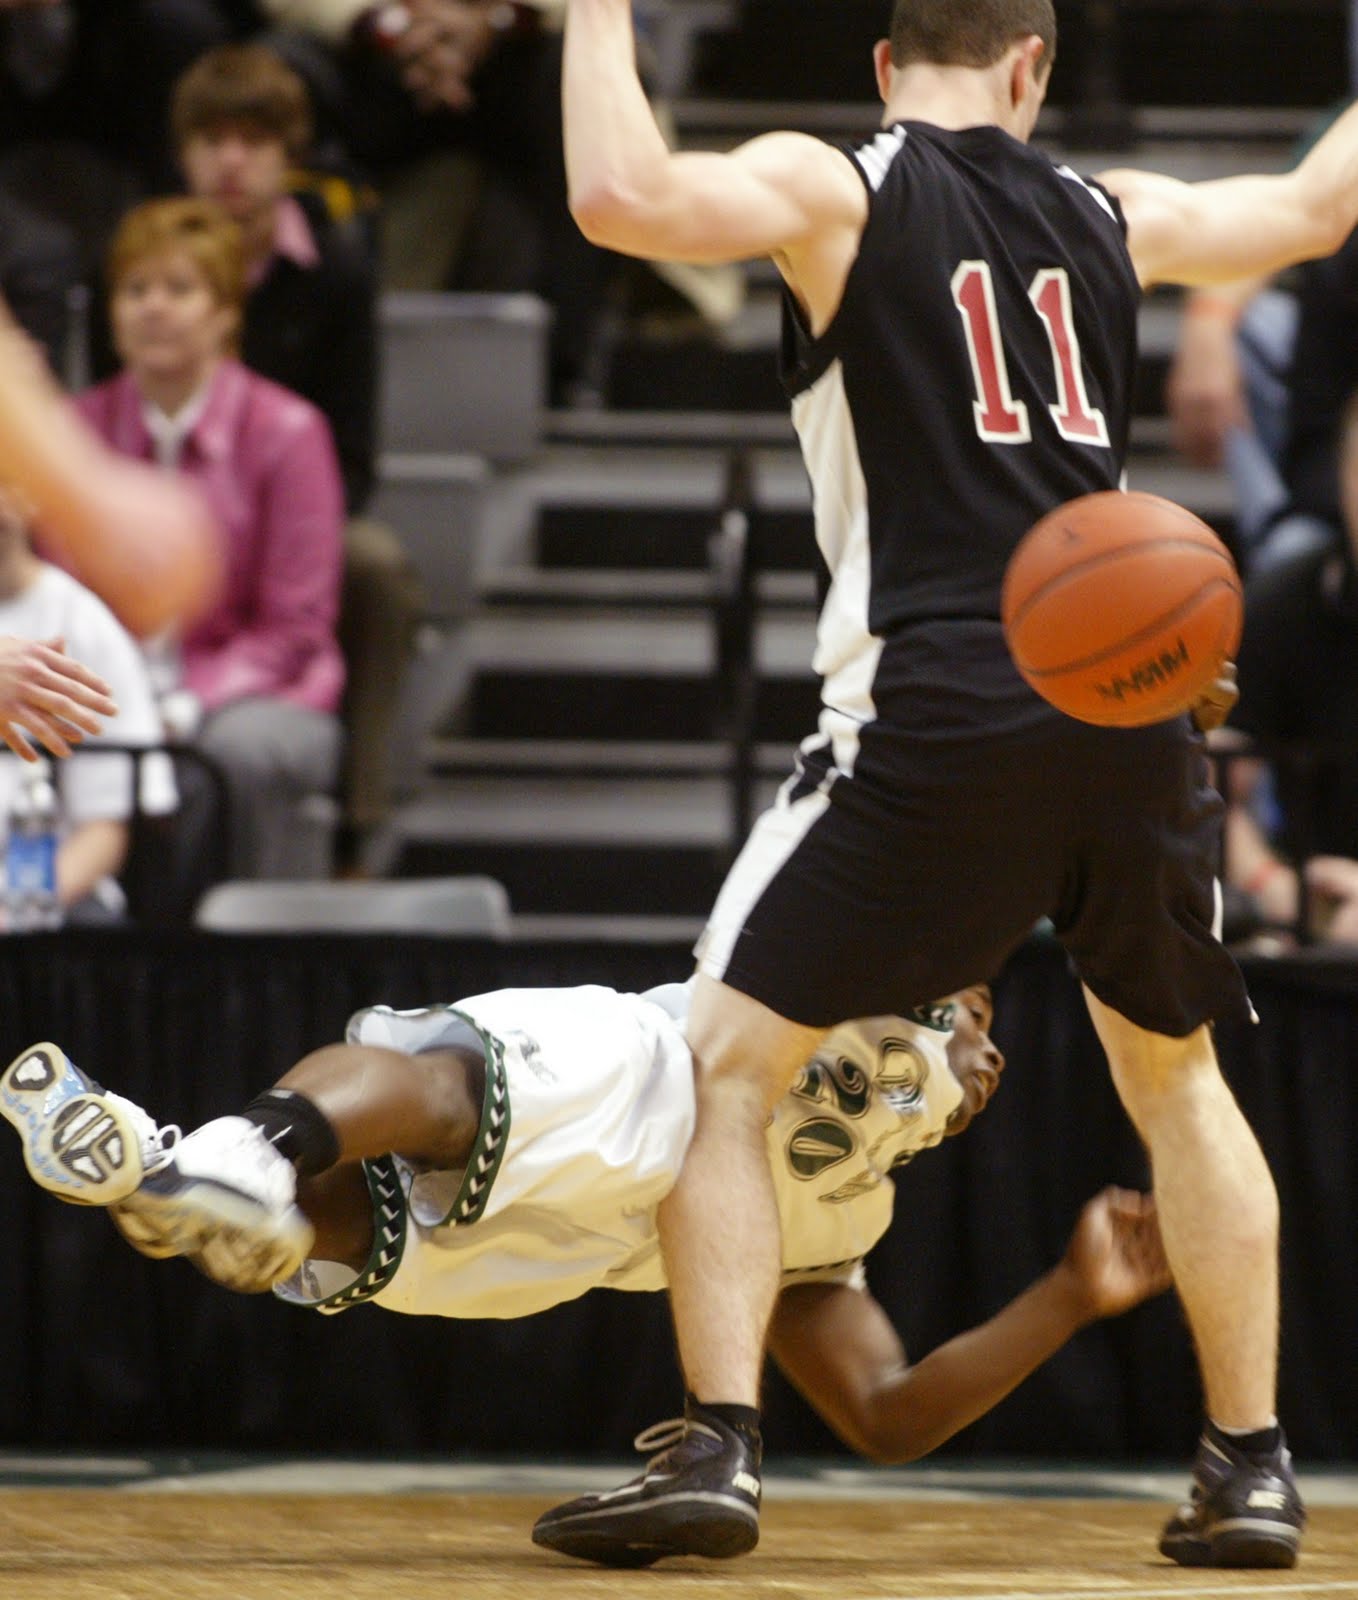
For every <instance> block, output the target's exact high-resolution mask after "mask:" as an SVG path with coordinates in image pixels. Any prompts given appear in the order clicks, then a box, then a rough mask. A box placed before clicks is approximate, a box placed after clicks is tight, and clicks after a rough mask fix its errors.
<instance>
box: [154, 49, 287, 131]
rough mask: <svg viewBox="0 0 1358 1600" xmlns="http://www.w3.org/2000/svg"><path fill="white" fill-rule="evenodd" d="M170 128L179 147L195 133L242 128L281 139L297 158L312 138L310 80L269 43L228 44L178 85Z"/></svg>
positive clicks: (205, 56)
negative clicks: (296, 71) (304, 78)
mask: <svg viewBox="0 0 1358 1600" xmlns="http://www.w3.org/2000/svg"><path fill="white" fill-rule="evenodd" d="M170 127H171V130H172V132H173V135H174V142H175V148H176V149H177V150H182V149H183V148H184V146H185V145H186V144H187V143H188V142H189V140H190V139H191V138H193V136H194V135H195V134H199V133H205V134H211V133H215V132H218V131H219V130H221V129H222V128H230V127H244V128H249V129H251V130H253V131H254V132H256V133H261V134H263V135H264V136H265V137H266V138H271V139H278V140H281V142H282V144H283V148H284V149H285V150H286V151H287V152H288V155H289V156H291V157H292V159H293V160H296V159H297V158H298V157H300V156H301V155H302V154H303V152H304V151H305V150H306V147H307V145H308V144H309V143H310V142H311V101H310V99H309V97H308V95H307V88H306V84H305V83H303V82H302V79H301V78H300V77H299V76H298V75H297V73H295V72H294V71H293V70H292V68H291V67H290V66H289V65H288V64H287V62H286V61H284V60H283V59H282V58H281V57H280V56H278V55H276V54H275V53H274V52H273V51H272V50H270V49H268V48H267V46H265V45H262V44H224V45H219V46H218V47H217V49H215V50H208V51H206V52H205V53H204V54H203V55H201V56H199V57H198V59H197V60H196V61H195V62H194V63H193V65H192V66H191V67H190V68H189V69H188V71H187V72H185V73H184V74H183V75H182V76H181V77H180V79H179V81H178V82H177V83H176V84H175V87H174V95H173V97H172V99H171V101H170Z"/></svg>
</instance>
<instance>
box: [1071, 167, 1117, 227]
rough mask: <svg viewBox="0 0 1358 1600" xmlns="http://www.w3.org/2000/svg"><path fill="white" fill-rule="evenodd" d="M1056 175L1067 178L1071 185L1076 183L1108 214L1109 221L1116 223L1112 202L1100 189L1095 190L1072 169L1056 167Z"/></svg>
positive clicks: (1115, 213)
mask: <svg viewBox="0 0 1358 1600" xmlns="http://www.w3.org/2000/svg"><path fill="white" fill-rule="evenodd" d="M1056 174H1057V176H1058V177H1060V178H1068V179H1069V180H1070V182H1071V183H1078V184H1079V185H1080V187H1081V188H1082V189H1083V190H1084V192H1085V193H1086V194H1087V195H1089V196H1090V197H1091V198H1092V199H1094V200H1096V201H1097V202H1098V204H1099V205H1100V207H1102V209H1103V210H1104V211H1106V212H1107V213H1108V218H1109V221H1110V222H1113V223H1114V224H1116V223H1117V220H1118V214H1117V212H1116V211H1114V210H1113V203H1112V201H1111V200H1109V198H1108V196H1107V195H1106V194H1105V193H1104V192H1103V190H1102V189H1099V188H1096V187H1095V186H1094V185H1093V184H1092V183H1090V182H1088V180H1087V179H1085V178H1082V177H1081V176H1080V174H1079V173H1078V172H1076V171H1075V169H1074V168H1073V167H1067V166H1058V167H1057V169H1056Z"/></svg>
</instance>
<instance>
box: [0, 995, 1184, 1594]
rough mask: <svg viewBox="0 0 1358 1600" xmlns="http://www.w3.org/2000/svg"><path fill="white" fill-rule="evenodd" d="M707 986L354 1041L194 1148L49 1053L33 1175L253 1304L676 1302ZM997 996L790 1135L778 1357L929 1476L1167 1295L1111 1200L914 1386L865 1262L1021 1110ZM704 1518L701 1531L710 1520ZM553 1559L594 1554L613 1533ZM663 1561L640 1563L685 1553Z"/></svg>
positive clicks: (782, 1126) (847, 1036) (911, 1023)
mask: <svg viewBox="0 0 1358 1600" xmlns="http://www.w3.org/2000/svg"><path fill="white" fill-rule="evenodd" d="M688 999H689V994H688V987H687V986H685V985H678V984H676V985H671V986H667V987H666V988H663V989H656V990H651V991H649V992H647V993H646V994H644V995H630V994H619V993H617V992H616V991H614V990H612V989H604V988H598V987H582V988H574V989H508V990H501V991H498V992H496V993H492V994H485V995H478V996H475V997H473V998H471V999H467V1000H461V1001H459V1002H457V1004H456V1005H453V1006H434V1007H431V1008H429V1009H427V1010H420V1011H409V1012H398V1011H392V1010H389V1009H388V1008H386V1007H383V1006H375V1007H372V1008H370V1009H368V1010H365V1011H360V1012H359V1013H358V1014H357V1015H356V1016H354V1017H353V1018H352V1019H351V1021H350V1023H349V1026H348V1029H347V1032H346V1041H345V1043H343V1044H338V1045H331V1046H327V1047H325V1048H323V1049H321V1050H318V1051H315V1052H313V1053H312V1054H311V1055H309V1056H307V1057H306V1058H304V1059H303V1060H302V1061H300V1062H299V1063H298V1064H297V1065H296V1066H295V1067H294V1068H293V1069H292V1070H291V1071H290V1072H288V1073H287V1074H285V1076H284V1077H283V1078H282V1079H281V1080H280V1082H279V1084H278V1085H277V1086H276V1087H275V1088H274V1089H272V1090H269V1091H267V1092H266V1093H264V1094H262V1095H260V1096H259V1097H258V1098H257V1099H256V1100H254V1101H253V1102H252V1103H251V1104H250V1105H249V1106H247V1107H246V1109H245V1111H244V1113H243V1114H242V1115H241V1116H238V1117H224V1118H219V1119H217V1120H215V1121H213V1122H209V1123H206V1124H205V1125H204V1126H203V1127H201V1128H199V1129H198V1130H197V1131H196V1132H194V1133H191V1134H189V1135H188V1136H187V1137H185V1138H182V1139H181V1138H179V1136H178V1130H176V1129H170V1128H158V1127H157V1126H156V1124H155V1123H154V1122H153V1121H152V1119H151V1118H150V1117H149V1116H148V1115H147V1114H146V1113H145V1112H144V1111H142V1110H141V1109H140V1108H139V1107H137V1106H135V1105H133V1104H132V1103H131V1102H129V1101H127V1100H125V1099H123V1098H122V1097H121V1096H118V1095H115V1094H110V1093H106V1092H104V1091H102V1090H101V1089H100V1088H99V1087H98V1086H97V1085H95V1084H93V1083H92V1082H91V1081H90V1079H89V1078H88V1077H87V1076H86V1075H85V1074H84V1073H82V1072H80V1070H79V1069H78V1068H77V1067H75V1066H74V1065H73V1064H72V1063H71V1062H69V1061H68V1060H67V1058H66V1057H65V1055H64V1054H63V1053H62V1052H61V1051H60V1050H59V1049H58V1048H57V1047H56V1046H55V1045H50V1044H44V1045H37V1046H34V1047H33V1048H32V1049H31V1050H28V1051H26V1052H25V1053H24V1054H23V1055H22V1056H20V1057H19V1058H18V1059H17V1060H16V1061H14V1062H13V1063H12V1064H11V1065H10V1067H9V1068H8V1070H7V1071H6V1072H5V1074H4V1075H3V1077H0V1110H2V1111H3V1113H4V1115H5V1116H6V1117H7V1118H8V1119H9V1121H10V1122H11V1123H13V1125H14V1126H15V1128H16V1129H17V1130H18V1132H19V1134H20V1137H21V1138H22V1140H23V1144H24V1152H25V1158H26V1160H27V1163H28V1167H29V1170H30V1172H31V1173H32V1175H33V1177H34V1178H35V1179H36V1180H37V1182H38V1183H40V1184H41V1185H42V1186H43V1187H44V1188H46V1189H48V1190H50V1191H51V1192H52V1193H54V1194H56V1195H58V1196H60V1197H61V1198H63V1199H66V1200H70V1201H75V1202H77V1203H82V1204H87V1205H88V1204H93V1205H101V1204H104V1205H108V1206H109V1209H110V1211H111V1213H112V1216H113V1219H114V1221H115V1222H116V1223H117V1225H118V1227H119V1228H120V1229H121V1231H122V1232H123V1234H124V1235H125V1236H126V1238H127V1239H128V1240H129V1242H130V1243H132V1244H133V1245H134V1246H135V1247H136V1248H137V1249H139V1250H141V1251H142V1252H143V1253H144V1254H146V1255H150V1256H153V1257H166V1256H173V1255H188V1256H189V1257H190V1258H191V1259H192V1260H193V1261H194V1262H195V1263H196V1264H197V1265H198V1266H199V1267H200V1268H201V1269H202V1270H203V1271H204V1272H205V1273H207V1274H208V1276H210V1277H212V1278H214V1279H216V1280H217V1281H218V1282H220V1283H223V1284H225V1285H227V1286H228V1287H231V1288H235V1289H238V1290H242V1291H256V1290H262V1289H266V1288H268V1287H270V1286H272V1287H273V1288H274V1289H275V1292H276V1293H278V1294H279V1295H280V1296H281V1297H282V1298H284V1299H286V1300H289V1301H292V1302H294V1303H296V1304H301V1305H307V1306H314V1307H316V1308H317V1309H319V1310H321V1311H325V1312H338V1311H342V1310H345V1309H347V1308H348V1307H350V1306H354V1305H358V1304H360V1303H362V1302H363V1301H365V1300H372V1301H374V1302H375V1303H376V1304H378V1305H381V1306H385V1307H387V1308H388V1309H389V1310H393V1311H404V1312H411V1313H416V1314H423V1315H433V1316H448V1317H516V1316H524V1315H528V1314H529V1313H531V1312H536V1311H540V1310H543V1309H545V1308H546V1307H548V1306H552V1305H556V1304H558V1303H559V1302H561V1301H564V1300H569V1299H572V1298H574V1297H576V1296H578V1295H581V1294H583V1293H584V1292H585V1291H586V1290H588V1289H592V1288H596V1287H611V1288H615V1289H634V1290H647V1289H660V1288H663V1287H664V1274H663V1268H662V1265H661V1258H660V1250H659V1242H658V1238H657V1234H656V1222H655V1212H656V1207H657V1205H658V1204H659V1202H660V1201H661V1199H663V1197H664V1195H665V1194H666V1193H667V1192H668V1190H669V1188H670V1187H671V1185H672V1184H673V1183H674V1180H675V1175H676V1174H677V1173H678V1171H679V1167H680V1165H681V1163H682V1161H683V1157H684V1153H685V1151H686V1149H687V1147H688V1143H689V1140H690V1138H691V1137H692V1132H693V1119H694V1085H693V1070H692V1057H691V1055H690V1052H689V1049H688V1046H687V1045H686V1044H685V1042H684V1036H683V1018H684V1016H685V1014H686V1011H687V1006H688ZM990 1020H991V1000H990V994H989V991H988V989H986V988H984V987H980V986H978V987H974V988H971V989H968V990H966V991H964V992H962V993H960V994H958V995H956V996H954V997H953V998H952V999H950V1000H948V1001H946V1002H943V1003H941V1004H939V1005H935V1006H931V1007H928V1008H924V1009H922V1010H920V1011H919V1012H917V1013H916V1014H914V1015H913V1016H911V1017H909V1018H906V1017H900V1016H890V1017H876V1018H872V1019H869V1020H866V1021H861V1022H855V1023H850V1024H847V1025H845V1026H843V1027H840V1028H838V1029H836V1030H835V1031H834V1032H833V1033H831V1034H830V1035H829V1037H828V1038H827V1039H826V1040H825V1042H824V1044H823V1045H822V1047H821V1048H820V1049H819V1050H818V1051H817V1052H816V1054H815V1056H814V1057H813V1058H812V1059H811V1060H810V1061H809V1062H808V1063H807V1064H806V1065H805V1066H804V1068H803V1070H802V1072H801V1073H800V1074H799V1076H798V1078H797V1081H796V1083H795V1084H794V1086H793V1088H792V1090H791V1091H790V1093H789V1094H788V1095H787V1096H786V1097H785V1098H784V1100H783V1101H782V1103H781V1104H780V1105H779V1106H778V1108H777V1109H776V1111H775V1113H774V1116H773V1118H772V1121H771V1122H770V1125H769V1129H768V1146H769V1156H770V1161H771V1164H772V1166H773V1169H774V1172H775V1175H776V1176H775V1181H776V1183H777V1187H778V1196H779V1211H780V1215H781V1218H782V1223H783V1265H782V1289H781V1294H780V1297H779V1300H778V1306H777V1310H776V1312H775V1315H774V1320H773V1326H772V1334H771V1341H770V1349H771V1351H772V1354H773V1356H774V1358H775V1359H776V1360H777V1361H778V1363H779V1365H780V1366H781V1367H782V1368H783V1370H784V1371H785V1372H786V1374H787V1375H788V1377H789V1378H790V1379H791V1381H792V1382H793V1383H794V1384H795V1385H796V1386H797V1387H798V1388H799V1389H800V1390H801V1392H802V1393H803V1394H804V1395H805V1396H806V1398H807V1399H808V1400H809V1401H810V1403H811V1404H812V1405H813V1406H815V1407H816V1409H817V1410H818V1411H819V1412H820V1413H821V1415H822V1416H823V1417H824V1418H825V1420H826V1421H827V1422H828V1423H829V1424H830V1426H831V1427H832V1428H834V1429H835V1431H836V1432H837V1433H838V1434H839V1435H840V1437H841V1438H843V1439H844V1440H845V1441H846V1442H847V1443H848V1444H850V1445H851V1446H853V1447H854V1448H855V1449H857V1450H859V1451H861V1452H862V1453H863V1454H865V1455H867V1456H869V1457H871V1458H873V1459H875V1460H879V1461H903V1460H909V1459H913V1458H915V1457H917V1456H920V1455H923V1454H924V1453H926V1452H927V1451H929V1450H932V1449H933V1448H934V1447H935V1446H936V1445H938V1444H940V1443H942V1441H943V1440H944V1439H946V1438H948V1437H949V1436H950V1435H952V1434H953V1433H955V1432H956V1431H957V1430H958V1429H959V1428H962V1427H964V1426H966V1424H967V1423H969V1422H971V1421H974V1420H975V1418H977V1417H978V1416H980V1415H981V1414H982V1413H983V1412H985V1411H987V1410H989V1409H990V1408H991V1407H992V1406H994V1405H995V1404H996V1403H997V1402H998V1401H999V1400H1000V1399H1002V1398H1003V1396H1004V1395H1006V1394H1007V1393H1009V1391H1010V1390H1011V1389H1012V1388H1014V1386H1015V1385H1016V1384H1018V1383H1019V1382H1020V1381H1021V1380H1022V1379H1023V1378H1024V1377H1025V1376H1026V1375H1027V1374H1028V1373H1029V1372H1031V1371H1032V1370H1033V1369H1034V1368H1035V1367H1036V1366H1037V1365H1038V1364H1039V1363H1040V1362H1042V1361H1044V1360H1045V1359H1046V1358H1047V1357H1048V1356H1050V1355H1051V1354H1052V1353H1053V1352H1054V1351H1055V1350H1056V1349H1058V1348H1059V1347H1060V1346H1061V1345H1062V1344H1063V1343H1064V1342H1065V1341H1066V1340H1067V1339H1068V1338H1069V1337H1070V1336H1071V1334H1073V1333H1074V1332H1075V1331H1076V1330H1077V1329H1078V1328H1080V1327H1081V1326H1083V1325H1084V1324H1085V1323H1087V1322H1089V1321H1092V1320H1093V1319H1094V1318H1096V1317H1100V1316H1110V1315H1113V1314H1114V1313H1116V1312H1120V1311H1124V1310H1126V1309H1128V1308H1129V1307H1131V1306H1133V1305H1135V1304H1137V1303H1139V1302H1140V1301H1142V1300H1144V1299H1145V1298H1147V1297H1148V1296H1149V1295H1151V1294H1153V1293H1156V1292H1158V1291H1159V1290H1161V1289H1163V1288H1165V1287H1167V1285H1168V1282H1169V1279H1168V1269H1167V1267H1166V1265H1165V1262H1164V1257H1163V1253H1162V1251H1161V1248H1160V1242H1159V1233H1158V1228H1157V1226H1156V1221H1155V1216H1154V1211H1153V1208H1152V1206H1151V1203H1150V1201H1149V1200H1148V1199H1147V1198H1146V1197H1144V1196H1142V1195H1138V1194H1136V1193H1134V1192H1131V1191H1126V1190H1117V1189H1110V1190H1107V1191H1105V1192H1104V1193H1103V1194H1101V1195H1099V1196H1098V1197H1096V1198H1095V1199H1094V1200H1092V1201H1091V1202H1090V1203H1089V1205H1088V1206H1087V1207H1086V1208H1085V1211H1084V1213H1083V1215H1082V1217H1081V1219H1080V1222H1079V1224H1078V1226H1077V1228H1076V1230H1075V1233H1074V1235H1073V1237H1072V1240H1071V1244H1070V1246H1069V1249H1068V1251H1067V1253H1066V1256H1065V1258H1064V1259H1063V1261H1062V1262H1061V1263H1060V1264H1059V1265H1058V1266H1057V1267H1056V1268H1055V1269H1053V1271H1051V1272H1050V1273H1048V1274H1046V1275H1045V1276H1044V1277H1042V1278H1041V1279H1039V1280H1038V1281H1037V1282H1036V1283H1035V1284H1034V1285H1033V1286H1032V1287H1031V1288H1029V1289H1028V1290H1027V1291H1026V1292H1025V1293H1024V1294H1022V1295H1020V1296H1019V1297H1018V1298H1017V1299H1016V1300H1015V1301H1013V1302H1012V1303H1011V1304H1010V1305H1008V1306H1007V1307H1005V1308H1004V1309H1003V1310H1002V1311H1001V1312H1000V1313H999V1314H998V1315H997V1316H996V1317H995V1318H993V1319H992V1320H991V1321H990V1322H988V1323H986V1324H984V1325H983V1326H982V1327H981V1328H979V1329H977V1330H974V1331H973V1332H972V1333H970V1334H968V1335H967V1336H966V1342H965V1344H957V1345H955V1346H954V1345H951V1344H950V1345H945V1346H943V1347H942V1348H940V1349H939V1350H937V1351H935V1352H934V1353H933V1354H931V1355H930V1356H928V1357H927V1358H926V1359H925V1360H924V1361H922V1362H921V1363H920V1364H919V1366H917V1367H910V1366H909V1365H908V1363H907V1361H906V1359H905V1352H904V1350H903V1349H902V1346H901V1342H900V1340H899V1338H898V1336H897V1334H896V1332H895V1329H894V1328H893V1327H892V1325H891V1323H890V1322H889V1321H888V1319H887V1317H886V1315H885V1313H884V1312H883V1311H882V1309H881V1307H880V1306H879V1305H878V1304H877V1302H876V1301H875V1300H874V1299H873V1298H872V1296H871V1295H870V1294H869V1292H868V1289H867V1286H866V1281H865V1277H864V1271H863V1262H864V1258H865V1257H866V1255H867V1254H868V1252H869V1251H870V1250H871V1249H872V1247H873V1246H874V1245H875V1244H876V1243H877V1241H878V1240H879V1239H880V1238H881V1237H882V1235H883V1234H884V1233H885V1232H886V1229H887V1227H888V1225H889V1223H890V1220H891V1211H892V1199H893V1184H892V1180H891V1176H890V1175H891V1172H892V1170H893V1169H894V1168H895V1167H898V1166H900V1165H902V1164H903V1163H905V1162H907V1161H909V1160H911V1159H913V1157H914V1156H916V1155H917V1154H918V1153H919V1152H920V1151H921V1150H925V1149H928V1148H929V1147H930V1146H932V1145H936V1144H937V1143H939V1141H940V1140H941V1139H943V1138H944V1137H945V1136H946V1135H948V1134H952V1133H957V1132H960V1131H961V1130H962V1129H963V1128H965V1127H966V1126H967V1124H968V1123H969V1122H970V1121H971V1119H972V1117H973V1116H975V1115H976V1114H977V1113H978V1112H979V1111H980V1110H982V1109H983V1108H984V1106H985V1105H986V1103H987V1102H988V1100H989V1099H990V1096H991V1095H992V1094H993V1093H994V1091H995V1089H996V1087H997V1085H998V1083H999V1078H1000V1073H1001V1071H1002V1070H1003V1066H1004V1061H1003V1057H1002V1056H1001V1055H1000V1052H999V1051H998V1050H997V1049H996V1047H995V1045H994V1044H993V1043H992V1042H991V1040H990V1038H989V1035H988V1031H987V1030H988V1028H989V1025H990ZM692 1510H693V1508H691V1507H690V1508H689V1509H688V1511H687V1512H686V1513H685V1514H686V1515H688V1514H692ZM539 1537H540V1542H542V1543H547V1544H550V1545H552V1547H553V1548H557V1549H564V1550H565V1551H566V1552H567V1553H569V1554H574V1555H580V1556H586V1557H588V1556H590V1555H592V1554H593V1553H594V1552H593V1549H592V1541H591V1536H590V1532H589V1529H588V1528H587V1527H586V1528H585V1529H583V1530H576V1531H575V1532H574V1533H573V1534H572V1537H571V1539H570V1540H569V1541H567V1542H563V1541H562V1540H560V1539H558V1538H556V1537H554V1536H552V1534H551V1530H550V1528H548V1529H545V1530H543V1529H540V1530H539ZM667 1553H668V1549H667V1546H666V1543H665V1542H664V1541H663V1540H662V1541H659V1542H653V1543H649V1544H648V1543H645V1542H640V1543H638V1545H637V1546H636V1547H635V1548H634V1550H633V1551H632V1552H631V1564H633V1565H637V1566H643V1565H648V1564H649V1563H650V1562H653V1561H655V1560H657V1559H658V1558H659V1557H660V1556H662V1555H664V1554H667Z"/></svg>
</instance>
